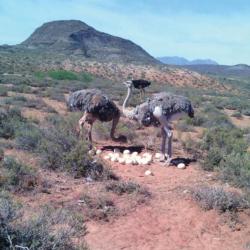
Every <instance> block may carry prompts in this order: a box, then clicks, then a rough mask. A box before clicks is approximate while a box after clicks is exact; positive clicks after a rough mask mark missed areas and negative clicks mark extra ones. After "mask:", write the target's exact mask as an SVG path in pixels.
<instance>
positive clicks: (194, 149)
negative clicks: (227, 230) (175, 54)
mask: <svg viewBox="0 0 250 250" xmlns="http://www.w3.org/2000/svg"><path fill="white" fill-rule="evenodd" d="M0 56H1V59H0V62H1V67H0V71H1V72H0V73H1V74H0V147H1V150H0V159H1V163H0V164H1V167H0V188H1V190H2V191H3V192H2V193H1V195H0V213H1V215H0V217H1V224H2V225H3V227H2V228H1V229H0V237H1V239H0V244H2V245H0V248H2V249H18V246H20V247H23V248H25V247H26V248H27V249H52V248H53V249H86V244H85V240H84V239H85V237H84V236H85V234H86V232H87V229H86V225H88V223H89V221H94V222H95V223H104V222H106V223H108V222H110V221H112V222H114V221H116V220H118V219H119V218H120V217H122V216H129V213H130V212H135V211H140V209H142V210H143V206H156V205H157V204H158V202H159V200H161V199H163V196H164V195H169V194H170V193H172V192H173V193H174V194H175V195H177V197H179V196H178V193H175V192H176V191H175V189H176V187H174V188H173V189H171V190H173V191H169V190H168V189H167V190H166V189H164V188H166V187H167V185H168V184H171V182H172V179H168V180H167V181H165V179H164V178H168V175H166V176H164V177H162V179H160V181H158V182H156V183H155V182H154V178H155V179H156V178H160V177H159V176H157V174H158V172H157V171H161V172H160V173H161V174H164V173H165V172H164V171H166V172H167V171H172V169H173V168H172V167H171V168H164V170H162V169H163V168H161V167H160V165H159V166H158V165H157V168H154V166H153V167H152V168H153V172H155V176H154V175H152V176H150V177H145V176H144V172H145V170H147V169H144V168H143V167H141V168H140V166H133V168H131V169H129V170H124V169H123V167H120V166H117V165H115V167H114V166H113V165H109V164H108V163H107V162H106V161H105V160H101V157H98V156H96V155H91V154H89V147H88V146H89V145H88V143H87V142H86V141H85V140H84V139H80V138H79V131H78V128H77V123H78V120H79V118H80V116H81V115H82V114H81V113H77V112H76V113H69V112H68V111H67V109H66V107H65V104H64V103H65V98H66V97H67V96H68V94H69V93H70V92H73V91H76V90H79V89H85V88H98V89H100V90H102V91H104V93H106V94H108V95H109V96H110V97H111V99H113V100H114V101H115V102H116V103H117V104H118V105H119V104H120V105H121V103H122V100H123V99H124V97H125V94H126V89H125V87H124V86H123V85H122V84H121V81H123V80H126V79H127V78H128V77H132V76H135V77H137V76H138V77H145V78H146V79H149V80H151V81H152V85H151V87H150V88H149V89H147V90H146V97H147V96H149V95H151V94H152V93H155V92H160V91H170V92H172V93H176V94H180V95H185V96H187V97H188V98H189V99H190V100H191V101H192V103H193V105H194V107H195V117H194V119H190V118H183V119H182V120H181V121H180V122H178V123H177V124H176V123H175V124H174V125H173V126H174V128H175V130H176V131H177V132H176V134H175V135H174V142H173V143H174V147H176V148H177V146H178V151H177V149H175V150H176V151H175V154H176V155H177V154H179V155H184V154H185V155H186V156H187V157H189V158H192V159H195V160H196V161H197V165H196V166H197V168H198V169H199V170H197V171H202V176H204V175H207V174H208V175H209V174H210V173H214V174H215V175H214V176H215V177H214V178H215V181H216V182H217V183H219V184H218V187H214V186H209V185H208V186H206V185H205V186H204V185H203V186H197V187H196V186H195V187H193V186H192V185H193V182H191V184H190V186H192V188H193V189H190V190H192V191H191V197H192V198H193V199H192V202H195V203H197V204H198V205H199V206H200V207H201V208H202V209H204V210H205V211H208V210H215V211H218V214H222V213H228V212H229V213H231V214H240V213H242V211H243V210H245V209H248V208H249V201H248V200H249V198H248V197H249V196H248V195H249V192H250V186H249V183H250V166H249V163H250V156H249V147H250V139H249V138H250V136H249V134H250V132H249V128H247V124H246V126H245V127H244V128H242V127H240V126H238V123H237V121H238V122H241V121H242V122H243V121H249V120H247V119H249V105H248V103H249V96H248V94H247V93H248V92H247V91H249V90H248V89H247V85H246V84H242V85H240V84H238V83H239V81H240V80H239V79H238V80H237V82H236V81H230V83H227V82H226V80H223V84H224V85H225V84H228V86H230V87H232V86H233V87H234V86H235V90H233V91H232V90H231V89H227V88H226V89H223V88H220V87H221V86H220V87H218V89H216V90H214V89H212V88H209V87H208V85H209V83H211V82H213V85H212V86H217V79H216V81H213V79H212V81H211V79H208V78H206V77H205V78H204V77H201V78H199V77H200V76H199V75H197V77H198V78H196V80H195V81H194V79H193V78H192V77H191V76H189V73H187V72H186V71H185V72H186V73H185V74H187V75H186V78H182V74H184V73H183V72H182V71H179V70H178V69H169V68H168V67H165V66H164V67H165V68H164V69H163V71H161V72H164V74H163V73H161V74H160V76H157V74H158V70H159V71H160V70H161V69H160V68H157V70H156V69H153V70H151V69H150V67H149V66H139V65H138V66H136V67H132V66H129V65H127V66H126V67H124V68H123V69H122V67H121V65H114V64H104V65H102V64H99V63H95V62H91V63H87V62H84V63H82V64H81V62H78V61H75V62H74V63H72V61H73V59H72V58H71V59H72V61H70V62H69V65H67V67H62V65H61V64H60V62H62V61H63V58H60V56H59V55H57V56H56V57H53V58H52V57H50V56H49V55H48V57H47V60H48V63H46V60H45V61H44V60H41V61H42V62H43V63H44V64H42V65H40V64H38V60H39V58H41V55H37V58H35V57H34V55H26V57H23V56H17V55H15V54H13V55H12V56H13V57H18V58H12V59H13V61H15V60H16V61H15V69H14V66H13V65H14V63H13V62H12V61H10V58H7V57H6V56H5V55H2V54H1V53H0ZM79 65H81V70H79V68H78V66H79ZM159 67H160V66H159ZM65 68H67V70H66V69H65ZM6 73H8V74H6ZM163 75H164V76H163ZM181 79H182V80H181ZM183 79H184V80H185V81H186V82H182V81H183ZM175 83H178V84H175ZM190 83H191V84H190ZM202 84H204V88H200V89H198V88H196V87H197V86H200V85H202ZM210 87H211V86H210ZM222 89H223V91H222ZM140 102H141V100H140V98H139V91H136V90H135V92H134V95H133V98H132V99H131V102H130V103H131V105H132V106H136V105H138V104H139V103H140ZM228 110H229V111H230V112H229V111H228ZM110 127H111V124H110V123H105V124H103V123H98V122H97V123H96V124H95V126H94V131H93V132H94V133H93V135H94V139H95V140H96V141H97V142H99V141H101V143H103V141H106V142H107V141H108V140H109V131H110ZM117 134H121V135H125V136H126V137H127V140H128V143H127V145H129V146H130V145H134V146H135V145H136V146H145V147H146V148H147V150H151V151H152V152H155V149H156V148H160V137H159V135H158V137H157V136H156V137H154V138H155V140H154V141H152V142H150V141H149V140H148V141H147V140H146V138H150V136H151V137H153V134H152V131H151V130H143V129H142V128H140V127H139V126H138V125H136V124H134V123H133V122H130V121H127V120H124V119H123V118H122V119H121V122H120V123H119V124H118V127H117ZM149 144H150V145H149ZM97 145H98V146H100V145H99V144H98V143H97ZM115 164H118V163H115ZM150 167H151V166H150ZM148 168H149V167H148ZM190 168H193V165H192V164H191V167H190ZM136 171H138V172H136ZM187 171H189V170H187ZM189 174H190V175H192V174H193V173H189ZM123 175H124V176H123ZM132 175H134V176H133V178H131V176H132ZM177 175H178V174H177ZM170 176H171V175H170ZM180 176H182V177H181V178H184V177H183V175H180ZM142 177H145V178H142ZM146 178H148V179H146ZM150 178H151V179H150ZM175 178H176V176H175V177H173V179H175ZM195 178H198V177H197V176H196V177H195ZM191 179H192V178H191V177H190V176H189V180H191ZM182 180H183V179H181V180H180V179H179V180H178V181H179V182H180V183H181V182H182ZM178 181H177V182H178ZM195 181H197V182H200V180H197V179H196V180H195ZM195 181H194V183H195ZM180 183H179V184H178V185H182V184H180ZM185 184H186V185H189V184H187V182H186V183H185ZM154 185H156V186H157V185H159V186H160V185H162V186H161V187H160V188H159V189H154ZM225 185H229V186H230V187H233V188H235V189H237V190H238V191H237V192H231V191H228V190H227V188H221V186H223V187H225ZM149 187H150V188H149ZM189 188H191V187H189ZM155 190H157V191H155ZM163 190H164V191H163ZM239 190H240V191H239ZM240 192H242V194H246V195H240V194H239V193H240ZM247 196H248V197H247ZM31 197H32V198H31ZM157 199H158V200H157ZM170 199H171V197H170ZM40 200H41V203H44V204H43V205H45V206H44V207H43V206H41V204H39V201H40ZM36 202H37V203H38V204H36ZM172 202H173V201H172ZM183 202H186V200H185V201H183ZM189 202H190V201H189ZM19 203H20V204H19ZM26 203H27V205H25V204H26ZM48 204H50V205H48ZM165 205H166V204H164V206H165ZM29 206H31V207H32V209H30V210H29V209H28V207H29ZM140 206H141V207H140ZM38 207H43V208H42V209H38ZM197 207H198V206H197ZM154 209H155V208H154ZM161 209H162V211H163V210H164V209H163V207H161ZM168 209H170V208H168ZM31 210H32V211H31ZM155 210H157V211H158V208H157V209H155ZM150 211H151V210H150ZM144 212H145V211H144ZM164 213H165V210H164ZM145 217H146V216H145ZM239 218H240V216H239ZM41 228H42V229H41ZM79 239H81V240H79Z"/></svg>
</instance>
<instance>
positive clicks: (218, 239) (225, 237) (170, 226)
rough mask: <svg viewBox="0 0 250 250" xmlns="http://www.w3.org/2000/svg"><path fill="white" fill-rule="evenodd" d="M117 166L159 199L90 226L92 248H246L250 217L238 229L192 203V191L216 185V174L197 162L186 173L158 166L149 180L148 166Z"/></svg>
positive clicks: (119, 171)
mask: <svg viewBox="0 0 250 250" xmlns="http://www.w3.org/2000/svg"><path fill="white" fill-rule="evenodd" d="M113 168H114V169H115V170H116V172H117V173H118V174H119V175H121V176H123V177H124V178H128V179H132V180H136V181H137V182H138V183H139V184H142V185H144V186H146V187H148V188H149V190H150V191H151V192H152V194H153V197H152V199H151V201H150V204H149V205H147V206H142V207H138V208H137V209H136V210H135V211H134V212H132V213H130V214H129V215H126V216H123V217H120V218H118V219H116V220H115V221H114V222H111V223H105V224H103V223H97V222H90V223H88V225H87V226H88V231H89V233H88V235H87V242H88V244H89V245H90V249H95V250H111V249H131V250H132V249H133V250H135V249H138V250H139V249H140V250H141V249H143V250H149V249H157V250H168V249H169V250H175V249H176V250H177V249H197V250H198V249H199V250H200V249H203V250H204V249H209V250H210V249H216V250H217V249H230V250H231V249H232V250H233V249H235V250H239V249H246V248H245V246H246V245H247V244H248V242H249V241H250V227H249V226H250V223H249V219H248V221H245V225H241V227H240V228H238V230H240V231H232V229H230V228H229V226H228V225H227V224H225V223H223V222H222V219H221V216H219V215H218V214H217V213H216V212H215V211H209V212H204V211H202V210H201V209H200V208H199V207H198V206H197V204H195V203H194V202H193V201H192V200H191V198H190V194H189V193H188V192H187V190H188V188H190V187H194V186H195V185H198V184H206V183H208V184H210V185H213V184H214V181H213V176H212V175H211V174H207V173H204V172H203V171H201V170H199V168H198V166H197V165H196V164H192V165H190V166H189V167H188V168H187V169H186V170H179V169H177V168H174V167H168V168H166V167H163V166H159V165H153V166H150V169H151V170H152V171H153V173H154V176H144V171H145V170H146V169H147V168H146V167H141V166H130V167H126V166H121V165H119V164H115V165H114V166H113ZM241 216H242V217H244V216H245V215H243V214H242V215H241Z"/></svg>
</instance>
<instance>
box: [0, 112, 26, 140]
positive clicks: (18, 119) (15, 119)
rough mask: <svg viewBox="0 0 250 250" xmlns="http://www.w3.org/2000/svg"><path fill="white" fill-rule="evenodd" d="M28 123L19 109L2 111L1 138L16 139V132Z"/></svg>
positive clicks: (0, 119) (0, 122)
mask: <svg viewBox="0 0 250 250" xmlns="http://www.w3.org/2000/svg"><path fill="white" fill-rule="evenodd" d="M25 122H26V119H25V118H24V117H22V115H21V111H20V110H19V109H17V108H8V109H0V137H2V138H5V139H11V138H14V136H15V133H16V130H17V129H18V128H19V127H20V126H21V125H23V124H24V123H25Z"/></svg>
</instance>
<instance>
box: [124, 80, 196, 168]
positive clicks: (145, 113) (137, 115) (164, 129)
mask: <svg viewBox="0 0 250 250" xmlns="http://www.w3.org/2000/svg"><path fill="white" fill-rule="evenodd" d="M124 84H125V85H126V86H127V88H128V93H127V97H126V99H125V100H124V103H123V106H122V110H123V114H124V115H125V116H126V117H128V118H130V119H133V120H136V121H138V122H139V123H140V124H141V125H143V126H146V127H148V126H155V127H158V126H159V127H161V133H162V144H161V152H162V155H163V159H162V160H163V161H164V160H167V162H168V163H170V161H171V158H172V136H173V133H172V131H171V127H170V124H169V123H170V122H171V121H172V120H175V119H178V118H179V117H180V116H181V115H182V114H184V113H186V114H188V116H189V117H194V110H193V107H192V104H191V102H190V101H189V100H188V99H187V98H186V97H184V96H179V95H173V94H171V93H168V92H160V93H157V94H154V95H152V96H151V97H150V98H148V100H147V101H146V102H144V103H142V104H140V105H138V106H136V107H135V108H134V109H132V110H128V109H127V108H126V105H127V103H128V100H129V98H130V96H131V93H132V88H133V83H132V81H126V82H124ZM167 140H168V151H167V159H166V141H167Z"/></svg>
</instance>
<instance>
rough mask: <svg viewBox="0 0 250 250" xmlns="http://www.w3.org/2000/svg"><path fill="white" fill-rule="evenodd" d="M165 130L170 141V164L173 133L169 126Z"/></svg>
mask: <svg viewBox="0 0 250 250" xmlns="http://www.w3.org/2000/svg"><path fill="white" fill-rule="evenodd" d="M164 130H165V132H166V134H167V139H168V159H167V162H168V163H170V161H171V159H172V138H173V133H172V131H171V130H170V128H169V126H166V127H164Z"/></svg>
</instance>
